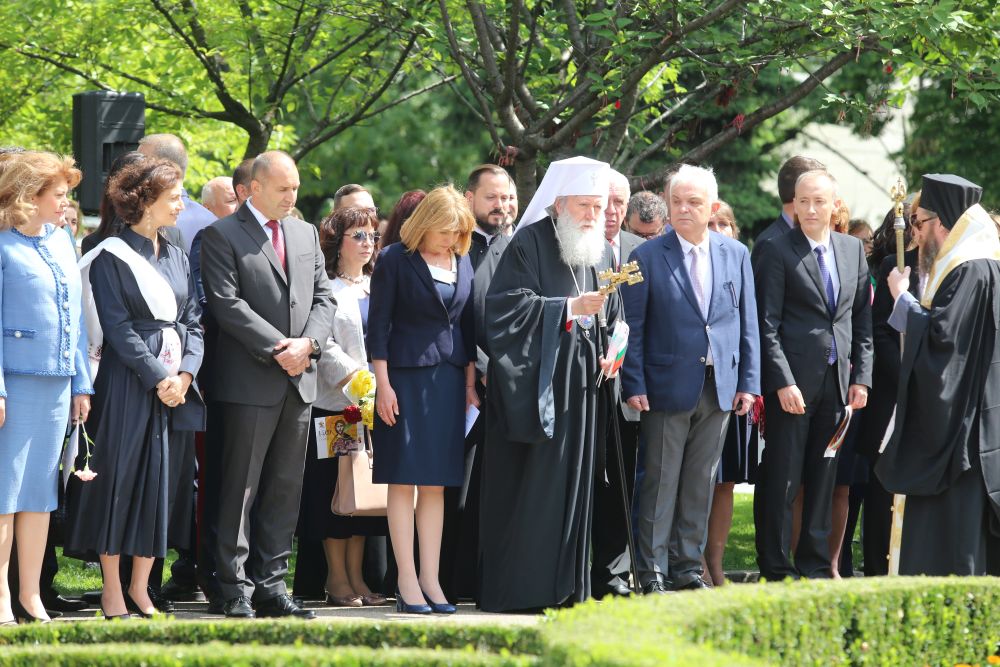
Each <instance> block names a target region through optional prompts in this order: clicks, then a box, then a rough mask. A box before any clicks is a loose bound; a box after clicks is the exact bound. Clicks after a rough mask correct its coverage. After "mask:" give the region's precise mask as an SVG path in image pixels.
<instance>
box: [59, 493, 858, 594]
mask: <svg viewBox="0 0 1000 667" xmlns="http://www.w3.org/2000/svg"><path fill="white" fill-rule="evenodd" d="M859 524H860V522H859ZM753 538H754V527H753V496H752V495H751V494H749V493H737V494H734V497H733V528H732V530H731V531H730V533H729V542H728V544H727V545H726V554H725V557H724V559H723V567H724V568H725V569H726V571H735V570H756V569H757V551H756V549H755V547H754V539H753ZM860 539H861V537H860V531H859V532H858V533H857V534H855V536H854V540H853V547H854V564H855V567H856V568H859V567H860V565H861V562H862V561H861V544H860ZM56 552H57V553H58V554H59V574H58V576H56V581H55V586H56V588H57V589H58V590H59V591H60V592H62V593H64V594H66V595H80V594H81V593H83V592H85V591H96V590H100V588H101V571H100V569H98V568H96V567H94V568H89V567H86V566H85V565H84V564H83V563H82V562H80V561H78V560H76V559H75V558H66V557H64V556H63V555H62V549H57V550H56ZM176 558H177V553H176V552H174V551H173V550H171V551H170V552H168V553H167V562H166V564H165V565H164V568H163V572H164V581H165V580H167V579H169V578H170V564H171V563H173V562H174V560H175V559H176ZM294 574H295V552H294V551H293V552H292V560H291V562H290V564H289V574H288V577H287V578H286V581H287V582H288V585H289V586H291V583H292V577H293V576H294Z"/></svg>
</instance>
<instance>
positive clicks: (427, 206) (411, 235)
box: [399, 185, 476, 255]
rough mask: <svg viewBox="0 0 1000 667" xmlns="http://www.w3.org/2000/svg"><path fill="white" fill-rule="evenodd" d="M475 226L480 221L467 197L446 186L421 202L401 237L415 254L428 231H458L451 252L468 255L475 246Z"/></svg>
mask: <svg viewBox="0 0 1000 667" xmlns="http://www.w3.org/2000/svg"><path fill="white" fill-rule="evenodd" d="M475 224H476V219H475V217H473V215H472V209H470V208H469V202H468V201H467V200H466V199H465V196H464V195H462V194H461V193H460V192H459V191H458V190H456V189H455V188H453V187H452V186H450V185H444V186H441V187H438V188H434V189H433V190H431V191H430V192H429V193H428V194H427V196H426V197H424V198H423V200H421V202H420V203H419V204H418V205H417V208H416V209H414V211H413V214H412V215H411V216H410V217H409V218H408V219H407V220H406V222H404V223H403V228H402V229H400V230H399V237H400V240H401V241H402V242H403V245H405V246H406V248H407V250H408V251H409V252H414V251H415V250H417V248H419V247H420V244H421V243H423V240H424V236H426V235H427V233H428V232H458V240H457V241H455V245H453V246H452V247H451V249H452V251H453V252H454V253H455V254H457V255H464V254H466V253H468V252H469V246H471V245H472V229H473V227H474V225H475Z"/></svg>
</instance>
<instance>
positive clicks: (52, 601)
mask: <svg viewBox="0 0 1000 667" xmlns="http://www.w3.org/2000/svg"><path fill="white" fill-rule="evenodd" d="M42 606H44V607H45V610H46V611H50V612H52V611H83V610H84V609H86V608H87V607H88V606H89V605H88V604H87V603H86V602H84V601H83V600H81V599H80V598H66V597H63V596H61V595H46V596H45V597H43V598H42ZM51 615H52V614H49V616H51Z"/></svg>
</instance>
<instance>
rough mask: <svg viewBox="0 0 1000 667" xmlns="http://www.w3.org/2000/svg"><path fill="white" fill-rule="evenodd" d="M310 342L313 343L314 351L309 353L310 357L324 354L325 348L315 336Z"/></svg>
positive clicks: (317, 357) (316, 357) (314, 357)
mask: <svg viewBox="0 0 1000 667" xmlns="http://www.w3.org/2000/svg"><path fill="white" fill-rule="evenodd" d="M309 342H310V343H311V344H312V352H311V353H310V354H309V358H310V359H319V357H320V355H321V354H323V348H321V347H320V346H319V341H318V340H316V339H315V338H310V339H309Z"/></svg>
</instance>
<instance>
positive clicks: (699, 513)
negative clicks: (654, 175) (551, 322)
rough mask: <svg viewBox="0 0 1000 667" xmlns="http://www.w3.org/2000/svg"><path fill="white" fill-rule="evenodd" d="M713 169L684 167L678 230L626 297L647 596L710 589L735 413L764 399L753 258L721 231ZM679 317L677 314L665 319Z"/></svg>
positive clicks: (651, 251)
mask: <svg viewBox="0 0 1000 667" xmlns="http://www.w3.org/2000/svg"><path fill="white" fill-rule="evenodd" d="M718 199H719V196H718V186H717V184H716V181H715V176H714V174H712V172H711V171H710V170H707V169H703V168H701V167H693V166H691V165H683V166H682V167H681V168H680V169H679V170H678V171H677V173H676V174H674V176H673V179H672V180H671V185H670V220H671V223H672V225H673V230H672V231H670V232H667V234H665V235H664V236H661V237H658V238H655V239H652V240H650V241H647V242H646V243H644V244H643V245H642V246H640V247H639V249H638V250H636V251H635V252H634V253H632V259H633V260H634V261H636V262H638V264H639V266H640V268H641V270H642V273H643V276H645V280H644V281H643V282H641V283H639V284H637V285H629V286H628V287H625V288H623V289H622V301H623V303H624V305H625V317H626V319H627V320H628V324H629V328H630V330H631V331H630V340H629V349H628V353H627V354H626V355H625V363H624V365H623V367H622V392H623V394H624V395H625V396H627V397H628V404H629V405H630V406H632V407H633V408H635V409H636V410H639V411H640V412H641V413H642V417H641V419H642V421H641V424H642V433H643V436H644V437H645V439H646V460H645V463H646V470H645V476H644V478H643V481H642V488H641V489H640V491H639V527H638V545H637V551H638V562H637V565H638V570H639V577H640V579H641V583H642V587H643V592H644V593H663V592H666V590H667V578H668V577H672V579H673V586H674V588H675V589H677V590H689V589H700V588H710V585H709V584H708V583H707V582H705V581H704V580H703V579H702V574H703V572H702V566H701V560H702V549H703V545H704V543H705V535H706V532H707V529H708V512H709V508H710V506H711V499H712V490H713V488H714V487H715V470H716V467H717V466H718V463H719V457H720V456H721V455H722V444H723V440H722V433H723V430H724V429H725V428H726V426H727V425H728V423H729V413H730V410H735V411H736V413H737V414H741V415H742V414H746V413H747V411H748V410H749V409H750V407H751V406H752V405H753V400H754V395H755V394H759V393H760V376H759V370H760V367H759V359H760V350H759V339H758V332H757V309H756V304H755V301H754V291H753V275H752V272H751V270H750V256H749V253H748V252H747V250H746V247H745V246H743V244H741V243H739V242H737V241H733V240H732V239H729V238H726V237H724V236H722V235H721V234H716V233H714V232H709V230H708V220H709V218H710V217H711V215H712V213H713V212H714V211H715V210H716V209H718V207H719V203H718ZM664 313H669V314H670V316H669V317H664V316H663V314H664Z"/></svg>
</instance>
